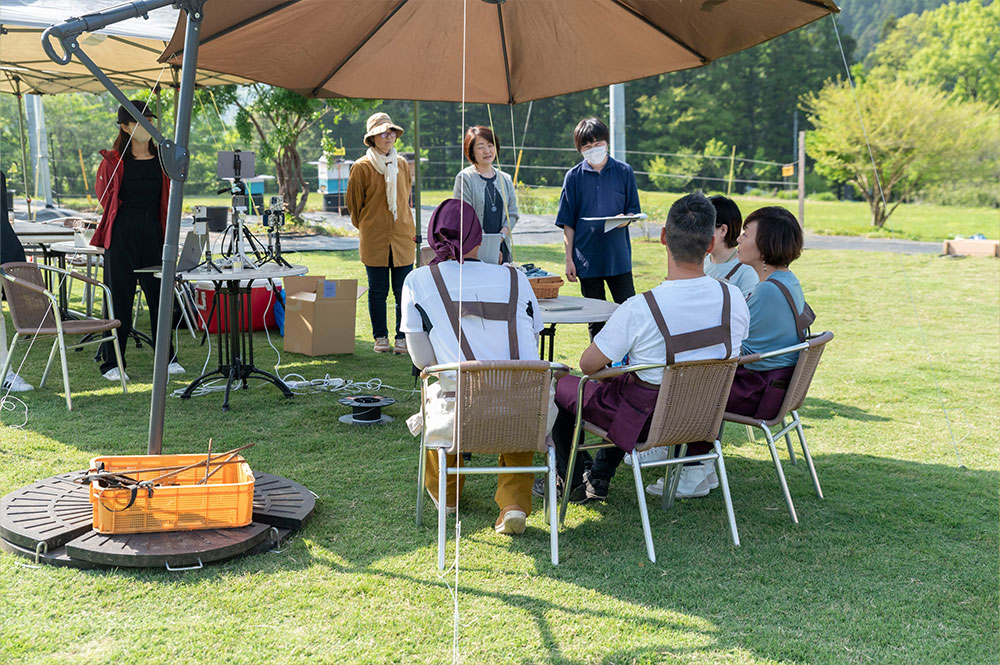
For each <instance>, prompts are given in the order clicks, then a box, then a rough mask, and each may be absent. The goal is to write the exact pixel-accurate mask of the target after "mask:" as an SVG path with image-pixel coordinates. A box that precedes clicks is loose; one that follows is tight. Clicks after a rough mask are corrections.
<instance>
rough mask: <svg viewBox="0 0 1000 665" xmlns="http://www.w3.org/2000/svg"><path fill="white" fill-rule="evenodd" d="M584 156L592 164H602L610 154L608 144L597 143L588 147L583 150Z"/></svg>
mask: <svg viewBox="0 0 1000 665" xmlns="http://www.w3.org/2000/svg"><path fill="white" fill-rule="evenodd" d="M580 154H582V155H583V158H584V159H586V160H587V161H588V162H590V165H591V166H600V165H601V164H603V163H604V160H605V159H607V156H608V146H606V145H595V146H594V147H593V148H587V149H586V150H583V151H581V153H580Z"/></svg>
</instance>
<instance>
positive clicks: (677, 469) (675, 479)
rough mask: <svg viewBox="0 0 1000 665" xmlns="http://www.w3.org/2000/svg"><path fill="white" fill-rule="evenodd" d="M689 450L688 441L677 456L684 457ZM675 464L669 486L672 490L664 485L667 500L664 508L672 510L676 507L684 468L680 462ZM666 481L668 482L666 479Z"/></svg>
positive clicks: (664, 494)
mask: <svg viewBox="0 0 1000 665" xmlns="http://www.w3.org/2000/svg"><path fill="white" fill-rule="evenodd" d="M687 451H688V447H687V444H686V443H685V444H682V445H681V450H680V452H679V453H678V455H677V456H678V457H684V456H685V455H687ZM673 466H674V469H673V474H672V475H671V479H670V487H669V490H670V491H669V492H668V491H667V489H668V488H667V486H666V484H664V486H663V497H664V499H666V500H665V501H663V502H662V505H663V509H664V510H670V509H671V508H673V507H674V499H675V497H676V496H677V486H678V485H680V483H681V468H682V465H680V464H674V465H673ZM664 482H666V481H664Z"/></svg>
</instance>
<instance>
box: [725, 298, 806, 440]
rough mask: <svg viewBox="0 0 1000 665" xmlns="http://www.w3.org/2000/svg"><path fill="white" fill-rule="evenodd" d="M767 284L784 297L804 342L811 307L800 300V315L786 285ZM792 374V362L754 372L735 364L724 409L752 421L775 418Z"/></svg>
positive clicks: (793, 369)
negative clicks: (774, 287) (773, 286)
mask: <svg viewBox="0 0 1000 665" xmlns="http://www.w3.org/2000/svg"><path fill="white" fill-rule="evenodd" d="M771 283H772V284H774V285H775V286H777V287H778V290H779V291H781V294H782V295H783V296H785V300H786V301H787V302H788V307H789V308H791V310H792V315H793V316H794V317H795V334H796V335H797V336H798V338H799V341H800V342H803V341H805V339H806V331H807V330H808V329H809V326H811V325H812V324H813V321H815V320H816V314H815V313H814V312H813V310H812V307H810V306H809V303H807V302H805V301H804V300H803V303H802V313H801V314H800V313H799V311H798V310H797V309H796V308H795V300H793V299H792V294H791V293H790V292H789V290H788V287H786V286H785V285H784V284H782V283H781V282H779V281H778V280H776V279H774V280H771ZM794 373H795V366H794V365H792V366H790V367H778V368H777V369H769V370H764V371H762V372H755V371H754V370H752V369H748V368H747V367H746V366H745V365H741V366H740V367H737V368H736V376H735V377H734V378H733V387H732V389H731V390H730V391H729V400H728V401H727V402H726V411H728V412H730V413H738V414H740V415H742V416H750V417H752V418H753V419H755V420H764V421H767V420H771V419H772V418H775V417H776V416H777V415H778V411H779V410H780V409H781V403H782V402H784V401H785V393H786V392H788V382H789V381H791V380H792V375H793V374H794Z"/></svg>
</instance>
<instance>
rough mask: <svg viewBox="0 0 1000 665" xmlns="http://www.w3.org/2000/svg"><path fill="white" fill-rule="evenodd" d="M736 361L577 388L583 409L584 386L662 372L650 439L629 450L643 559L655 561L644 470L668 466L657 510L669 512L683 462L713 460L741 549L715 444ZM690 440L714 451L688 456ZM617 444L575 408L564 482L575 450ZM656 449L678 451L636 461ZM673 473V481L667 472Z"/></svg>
mask: <svg viewBox="0 0 1000 665" xmlns="http://www.w3.org/2000/svg"><path fill="white" fill-rule="evenodd" d="M736 362H737V359H736V358H730V359H727V360H698V361H691V362H681V363H674V364H673V365H666V364H649V365H635V366H632V367H616V368H613V369H604V370H601V371H600V372H597V373H595V374H592V375H590V376H585V377H583V379H582V380H581V381H580V385H579V387H578V389H577V402H576V403H577V404H578V405H582V404H583V389H584V386H585V385H586V383H587V381H590V380H598V381H601V380H605V379H611V378H614V377H616V376H618V375H620V374H628V373H632V372H638V371H640V370H647V369H660V368H662V369H663V380H662V382H661V383H660V391H659V394H658V395H657V397H656V406H655V407H654V409H653V416H652V420H651V421H650V424H649V435H648V436H647V437H646V440H645V441H641V442H639V443H638V444H637V445H636V447H635V450H633V451H632V453H631V456H632V475H633V477H634V480H635V493H636V498H637V499H638V502H639V515H640V517H641V518H642V534H643V537H644V538H645V541H646V554H647V555H648V556H649V560H650V561H653V562H655V561H656V551H655V550H654V548H653V533H652V530H651V528H650V525H649V511H648V509H647V508H646V494H645V491H644V485H643V482H642V470H643V469H650V468H657V467H666V468H667V470H666V474H665V477H664V481H663V487H664V491H663V498H662V503H661V506H662V508H663V509H664V510H667V509H669V508H670V507H671V506H672V505H673V502H674V495H675V494H676V493H677V484H678V482H679V481H680V469H681V466H680V465H683V464H685V463H687V462H703V461H706V460H712V461H714V462H715V463H716V464H717V465H718V475H719V487H721V488H722V497H723V500H724V502H725V504H726V516H727V517H728V519H729V531H730V534H731V535H732V538H733V544H734V545H737V546H738V545H739V544H740V536H739V532H738V531H737V529H736V516H735V514H734V513H733V501H732V497H731V496H730V494H729V479H728V477H727V475H726V463H725V461H724V460H723V458H722V446H721V445H720V443H719V438H718V434H719V430H720V428H721V426H722V414H723V412H724V411H725V408H726V399H727V398H728V396H729V389H730V388H731V387H732V385H733V376H734V375H735V374H736ZM583 432H589V433H590V434H594V435H596V436H598V437H600V439H601V442H600V443H590V444H586V443H584V444H581V443H580V439H581V434H582V433H583ZM694 441H714V442H715V443H714V451H713V452H709V453H704V454H701V455H688V454H687V444H688V443H691V442H694ZM614 445H615V444H614V443H613V442H612V441H611V439H609V438H608V433H607V431H606V430H604V429H601V428H600V427H598V426H597V425H594V424H593V423H589V422H587V421H586V420H584V419H583V410H582V408H577V413H576V427H575V428H574V432H573V448H572V450H571V451H570V456H569V463H568V464H567V467H568V468H567V469H566V478H572V477H573V468H574V466H575V465H576V454H577V452H578V451H579V450H595V449H598V448H610V447H613V446H614ZM658 446H672V447H679V450H678V456H677V457H672V458H670V459H666V460H659V461H655V462H640V458H639V453H640V452H643V451H646V450H649V449H650V448H655V447H658ZM672 472H673V477H671V473H672ZM569 495H570V491H569V490H568V489H566V490H564V491H563V498H562V506H561V507H560V511H559V515H560V522H562V521H563V520H565V517H566V506H567V504H568V502H569Z"/></svg>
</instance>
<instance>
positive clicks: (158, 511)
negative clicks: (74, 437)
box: [90, 454, 254, 533]
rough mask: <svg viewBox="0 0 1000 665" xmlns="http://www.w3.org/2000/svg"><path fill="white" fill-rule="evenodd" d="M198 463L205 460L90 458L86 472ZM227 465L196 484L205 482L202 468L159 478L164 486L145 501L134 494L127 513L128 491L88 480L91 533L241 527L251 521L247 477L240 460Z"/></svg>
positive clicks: (147, 476)
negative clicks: (92, 525)
mask: <svg viewBox="0 0 1000 665" xmlns="http://www.w3.org/2000/svg"><path fill="white" fill-rule="evenodd" d="M198 461H201V462H204V461H205V455H204V454H192V455H134V456H116V457H95V458H93V459H92V460H90V467H91V472H94V471H96V470H97V469H98V468H100V467H99V465H100V464H101V463H103V464H104V467H103V470H105V471H125V470H129V469H154V468H159V467H164V466H186V465H188V464H193V463H194V462H198ZM219 461H222V460H219ZM233 462H234V463H230V464H225V465H223V466H222V468H220V469H219V470H218V471H216V472H215V473H214V474H213V475H212V477H211V478H209V479H208V482H207V483H204V484H201V485H196V484H195V483H197V482H198V481H199V480H201V479H203V478H204V477H205V466H204V464H202V465H201V466H197V467H194V468H193V469H189V470H187V471H183V472H181V473H179V474H177V475H176V476H171V477H170V478H165V479H164V480H163V481H161V482H162V483H163V484H164V485H165V486H162V487H161V486H157V487H155V488H153V496H151V497H150V496H147V494H146V492H145V491H142V490H140V491H139V492H138V494H137V495H136V499H135V503H133V504H132V505H131V506H129V507H128V508H127V509H126V508H125V506H127V505H128V502H129V500H130V498H131V491H130V490H128V489H110V488H103V487H100V486H99V485H98V483H97V481H96V480H95V481H91V483H90V502H91V503H92V504H93V505H94V529H95V530H96V531H98V532H100V533H149V532H157V531H190V530H194V529H223V528H228V527H237V526H246V525H247V524H249V523H250V520H251V519H252V517H253V481H254V478H253V472H252V471H250V467H249V466H248V465H247V463H246V461H245V460H244V459H243V458H242V457H240V456H237V457H234V458H233ZM215 468H216V467H215V466H213V467H212V470H215ZM162 473H163V472H162V471H146V472H142V471H140V472H137V473H130V474H128V475H129V477H130V478H134V479H136V480H152V479H153V478H156V477H157V476H160V475H162Z"/></svg>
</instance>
